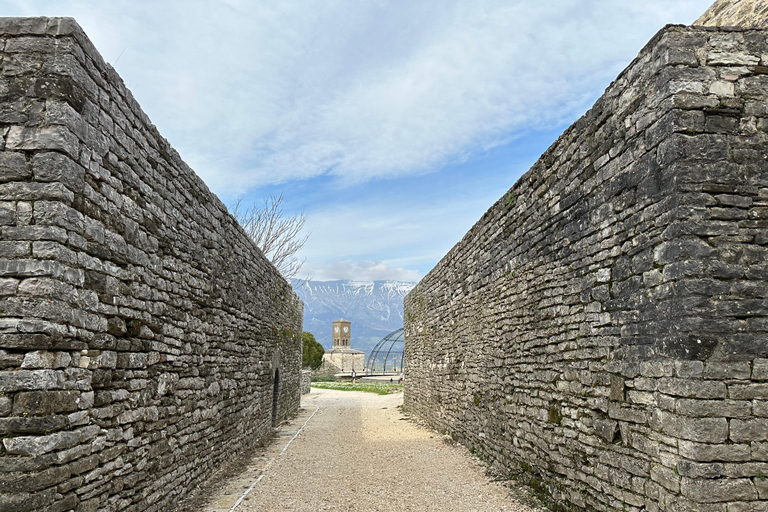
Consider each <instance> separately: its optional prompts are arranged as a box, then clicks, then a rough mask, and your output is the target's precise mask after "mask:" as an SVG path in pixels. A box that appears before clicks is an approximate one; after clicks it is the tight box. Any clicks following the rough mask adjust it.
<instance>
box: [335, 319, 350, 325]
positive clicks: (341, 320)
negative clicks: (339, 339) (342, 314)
mask: <svg viewBox="0 0 768 512" xmlns="http://www.w3.org/2000/svg"><path fill="white" fill-rule="evenodd" d="M336 321H337V322H347V323H348V324H351V323H352V322H350V321H349V320H344V319H343V318H339V319H338V320H336Z"/></svg>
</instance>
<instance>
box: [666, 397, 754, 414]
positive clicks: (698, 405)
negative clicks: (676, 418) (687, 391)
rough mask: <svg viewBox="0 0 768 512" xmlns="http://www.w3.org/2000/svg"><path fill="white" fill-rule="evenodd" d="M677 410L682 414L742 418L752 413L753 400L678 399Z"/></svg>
mask: <svg viewBox="0 0 768 512" xmlns="http://www.w3.org/2000/svg"><path fill="white" fill-rule="evenodd" d="M675 412H677V414H680V415H682V416H693V417H701V418H706V417H724V418H742V417H748V416H751V415H752V402H750V401H747V400H738V401H737V400H691V399H685V398H681V399H679V400H677V404H676V408H675Z"/></svg>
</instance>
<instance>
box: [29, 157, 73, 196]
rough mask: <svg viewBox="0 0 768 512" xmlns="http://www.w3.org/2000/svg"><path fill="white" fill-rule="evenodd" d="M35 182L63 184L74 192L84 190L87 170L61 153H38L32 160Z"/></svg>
mask: <svg viewBox="0 0 768 512" xmlns="http://www.w3.org/2000/svg"><path fill="white" fill-rule="evenodd" d="M32 170H33V172H34V179H35V181H53V182H58V183H63V184H65V185H66V186H68V187H70V188H71V189H72V190H75V191H79V190H82V188H83V180H84V178H85V169H83V168H82V167H81V166H80V165H78V164H77V163H76V162H75V161H73V160H72V159H71V158H67V156H65V155H63V154H61V153H53V152H47V153H36V154H35V156H34V157H33V158H32Z"/></svg>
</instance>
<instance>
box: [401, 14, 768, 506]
mask: <svg viewBox="0 0 768 512" xmlns="http://www.w3.org/2000/svg"><path fill="white" fill-rule="evenodd" d="M766 59H768V31H761V30H741V31H739V30H719V29H714V28H713V29H707V28H701V27H699V28H687V27H679V26H670V27H667V28H665V29H664V30H662V31H661V32H660V33H659V34H657V35H656V36H655V37H654V38H653V40H652V41H651V42H650V43H649V44H648V45H647V46H646V47H645V48H644V49H643V50H642V51H641V53H640V54H639V56H638V57H637V59H636V60H635V61H633V62H632V63H631V64H630V66H629V67H628V68H627V69H626V70H625V71H624V72H623V73H622V74H621V75H620V76H619V77H618V78H617V80H616V81H615V82H614V83H613V84H611V86H610V87H609V88H608V89H607V90H606V92H605V94H604V95H603V96H602V97H601V98H600V99H599V100H598V101H597V103H596V104H595V105H594V107H593V108H592V109H591V110H590V111H589V112H587V114H585V115H584V117H582V118H581V119H580V120H578V121H577V122H576V123H575V124H574V125H573V126H571V127H570V128H569V129H568V130H566V132H565V133H564V134H563V135H562V136H561V137H560V138H559V139H558V140H557V141H556V142H555V143H554V144H553V145H552V146H551V147H550V148H549V149H548V150H547V152H546V153H545V154H544V155H543V156H542V157H541V159H540V160H539V161H538V162H537V163H536V164H535V165H534V166H533V168H532V169H531V170H530V171H529V172H528V173H526V174H525V175H524V176H523V177H522V178H521V179H520V180H519V181H518V182H517V183H516V184H515V185H514V186H513V187H512V188H511V189H510V191H509V192H508V193H507V194H506V195H505V196H504V197H502V198H501V199H500V200H499V201H498V202H497V203H496V204H495V205H493V206H492V207H491V209H490V210H488V212H487V213H486V214H485V215H484V216H483V217H482V218H481V219H480V220H479V221H478V222H477V224H476V225H475V226H474V227H473V228H472V229H471V230H470V231H469V232H468V233H467V234H466V236H465V237H464V238H463V239H462V240H461V241H460V242H459V243H458V244H457V245H456V246H455V247H454V248H453V249H452V250H451V251H450V252H449V253H448V254H447V255H446V256H445V257H444V258H443V259H442V261H441V262H440V263H439V264H438V265H437V266H436V267H435V268H434V269H433V270H432V271H431V272H430V273H429V274H428V275H427V276H426V277H425V278H424V279H423V280H422V281H421V282H420V283H419V284H418V285H417V286H416V288H415V289H414V290H413V291H412V292H411V293H410V294H409V295H408V296H407V297H406V300H405V347H406V349H405V351H406V354H405V358H406V359H405V360H406V361H407V367H406V372H405V373H406V381H405V382H406V390H405V405H406V407H407V409H408V410H410V411H411V412H412V413H414V414H415V415H416V416H417V417H419V418H421V419H423V420H424V421H426V422H427V423H428V424H429V425H431V426H432V427H434V428H436V429H438V430H440V431H443V432H447V433H449V434H451V435H452V436H453V437H454V438H455V439H457V440H458V441H460V442H461V443H464V444H465V445H467V446H468V447H469V448H470V450H471V451H472V452H474V453H475V454H476V455H477V456H478V457H480V458H482V459H483V460H485V461H487V463H488V464H489V465H491V466H492V467H493V468H494V469H495V470H496V471H497V472H499V473H501V474H502V475H504V476H506V477H509V478H517V479H519V480H521V481H523V482H525V483H528V484H530V485H531V486H533V488H534V489H535V490H537V491H538V492H539V493H540V494H541V495H542V496H544V497H545V498H546V499H547V500H548V501H549V503H550V504H551V505H552V506H553V507H554V508H556V509H558V508H559V509H562V510H626V511H636V512H639V511H641V510H647V511H658V510H664V511H705V510H706V511H711V512H726V510H727V511H728V512H746V511H765V510H768V480H766V476H768V359H766V358H768V283H767V280H768V134H766V130H768V74H767V73H768V62H766Z"/></svg>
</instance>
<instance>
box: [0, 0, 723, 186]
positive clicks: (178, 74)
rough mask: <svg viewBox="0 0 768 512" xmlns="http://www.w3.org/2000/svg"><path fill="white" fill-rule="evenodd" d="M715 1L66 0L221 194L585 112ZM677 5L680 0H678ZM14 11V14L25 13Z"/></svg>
mask: <svg viewBox="0 0 768 512" xmlns="http://www.w3.org/2000/svg"><path fill="white" fill-rule="evenodd" d="M709 3H710V0H680V1H676V2H668V1H667V0H649V1H646V2H643V3H642V4H640V3H637V2H626V1H623V0H580V1H577V0H552V1H548V2H536V1H533V0H516V1H514V0H424V1H421V2H403V1H396V0H378V1H367V2H357V1H342V0H335V1H334V0H323V1H319V0H318V1H316V2H307V1H298V0H294V1H283V2H272V1H267V0H263V1H252V2H245V1H240V0H228V1H226V2H219V3H216V2H207V1H202V0H193V1H183V2H182V1H169V2H136V1H131V2H128V1H112V2H95V1H91V2H84V1H74V0H70V1H67V2H61V1H58V2H53V1H51V0H48V1H42V0H40V1H33V0H28V1H20V0H14V3H13V4H11V6H9V7H8V8H7V9H4V10H14V9H15V10H16V11H17V12H23V13H24V14H32V13H39V14H59V15H61V14H66V15H74V16H75V17H76V18H77V19H78V21H80V23H81V24H82V25H83V27H84V28H85V30H86V32H87V33H88V34H89V35H90V36H91V37H92V39H94V41H95V43H96V46H97V47H98V48H99V49H100V51H102V53H103V55H104V57H105V58H106V59H107V60H110V61H114V60H116V59H117V56H118V55H119V54H120V53H121V51H122V50H125V52H124V54H123V56H122V57H121V58H120V61H119V62H118V63H117V65H116V67H117V69H118V71H119V72H120V73H121V74H122V76H123V78H124V79H125V81H126V83H127V84H128V85H129V87H131V88H133V89H134V92H135V95H136V96H137V98H139V100H140V102H141V103H142V105H143V106H144V107H145V108H146V110H147V112H148V114H149V116H150V118H151V119H152V120H153V121H154V122H155V123H156V124H157V125H158V127H159V129H160V131H161V133H163V135H165V136H166V137H168V139H169V140H170V141H171V143H172V144H174V145H175V146H176V148H177V149H178V150H179V152H180V153H181V155H182V157H184V158H185V159H186V160H187V161H188V163H190V165H191V166H192V167H193V168H195V169H196V170H197V171H198V173H199V174H200V175H201V176H202V177H203V178H204V179H205V180H206V182H207V183H208V184H209V185H210V186H211V187H212V188H213V189H214V191H216V192H218V193H224V194H226V195H230V196H232V195H235V194H238V193H242V192H245V191H246V190H247V189H248V188H251V187H254V186H258V185H261V184H267V183H278V182H282V181H286V180H290V179H297V178H305V177H311V176H317V175H320V174H328V173H330V174H333V175H336V176H338V177H339V178H340V179H342V180H346V181H349V182H361V181H365V180H368V179H371V178H375V177H382V176H384V177H392V176H398V175H406V174H412V173H420V172H425V171H429V170H431V169H434V168H436V167H437V166H439V165H441V164H444V163H445V162H448V161H455V160H461V159H462V158H465V157H467V156H468V155H470V154H472V153H473V152H475V151H478V150H481V149H484V148H489V147H493V146H495V145H497V144H499V143H500V142H502V141H505V140H508V138H509V137H510V136H513V135H514V134H515V133H516V132H519V131H521V130H526V129H530V128H531V127H541V126H551V125H553V124H557V123H560V122H562V121H563V120H567V119H572V118H574V117H577V116H578V115H580V114H581V113H583V111H584V110H586V108H588V107H589V104H590V103H591V101H592V100H593V99H595V98H596V97H597V96H598V95H599V89H600V88H601V87H603V86H605V85H607V84H608V82H609V81H610V80H611V79H612V78H614V77H615V75H616V74H617V72H618V71H619V70H620V69H621V68H622V67H624V66H625V65H626V64H627V63H628V62H629V61H630V60H631V58H632V57H633V56H634V55H635V54H636V53H637V51H638V50H639V49H640V48H641V47H642V45H643V44H644V43H645V42H646V41H647V39H648V38H649V37H650V36H651V35H652V34H653V32H655V31H656V30H657V29H659V28H661V27H662V26H663V25H664V24H665V23H668V22H691V21H693V20H694V19H695V18H696V17H697V16H698V15H699V14H701V12H703V11H704V10H705V9H706V7H708V4H709ZM670 4H672V5H670ZM11 14H13V13H11Z"/></svg>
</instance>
